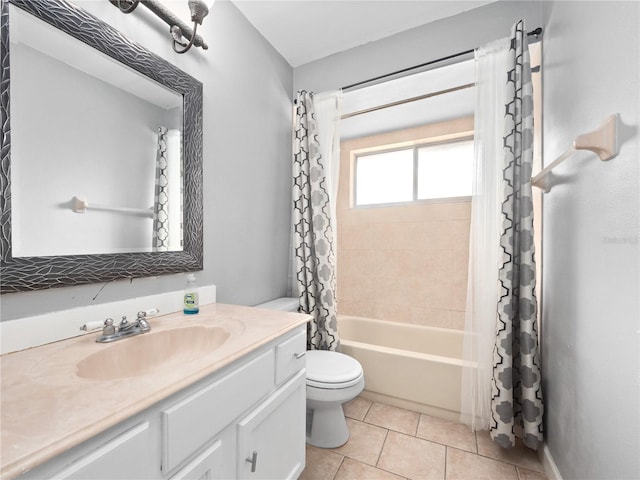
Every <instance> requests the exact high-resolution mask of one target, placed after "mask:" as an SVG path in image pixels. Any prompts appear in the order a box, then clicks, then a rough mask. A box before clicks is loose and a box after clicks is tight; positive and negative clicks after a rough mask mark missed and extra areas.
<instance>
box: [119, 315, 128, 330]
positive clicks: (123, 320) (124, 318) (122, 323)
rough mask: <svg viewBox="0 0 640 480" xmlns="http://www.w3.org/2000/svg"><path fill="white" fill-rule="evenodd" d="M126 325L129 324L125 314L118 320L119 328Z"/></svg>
mask: <svg viewBox="0 0 640 480" xmlns="http://www.w3.org/2000/svg"><path fill="white" fill-rule="evenodd" d="M127 325H129V322H128V321H127V316H126V315H123V316H122V320H120V328H124V327H126V326H127Z"/></svg>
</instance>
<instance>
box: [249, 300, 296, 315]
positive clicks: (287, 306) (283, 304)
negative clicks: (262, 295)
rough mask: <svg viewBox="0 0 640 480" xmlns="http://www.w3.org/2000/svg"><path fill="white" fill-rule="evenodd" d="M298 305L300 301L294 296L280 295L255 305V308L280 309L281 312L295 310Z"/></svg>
mask: <svg viewBox="0 0 640 480" xmlns="http://www.w3.org/2000/svg"><path fill="white" fill-rule="evenodd" d="M299 306H300V302H299V300H298V299H297V298H295V297H281V298H276V299H275V300H270V301H268V302H265V303H261V304H260V305H256V306H255V307H256V308H266V309H268V310H280V311H283V312H297V311H298V308H299Z"/></svg>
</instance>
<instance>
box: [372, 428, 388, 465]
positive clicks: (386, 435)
mask: <svg viewBox="0 0 640 480" xmlns="http://www.w3.org/2000/svg"><path fill="white" fill-rule="evenodd" d="M385 430H386V433H385V434H384V440H383V441H382V446H381V447H380V451H379V452H378V458H376V463H375V464H374V465H373V466H374V467H375V468H378V462H380V457H381V456H382V451H383V450H384V446H385V444H386V443H387V438H388V437H389V429H387V428H385Z"/></svg>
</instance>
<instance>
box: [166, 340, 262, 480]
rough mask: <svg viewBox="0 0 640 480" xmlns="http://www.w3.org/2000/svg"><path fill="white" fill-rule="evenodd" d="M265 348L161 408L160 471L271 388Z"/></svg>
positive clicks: (169, 469) (182, 458)
mask: <svg viewBox="0 0 640 480" xmlns="http://www.w3.org/2000/svg"><path fill="white" fill-rule="evenodd" d="M273 371H274V353H273V350H269V351H267V352H265V353H263V354H262V355H260V356H258V357H257V358H255V359H253V360H251V361H249V362H248V363H246V364H245V365H242V366H241V367H238V368H237V369H236V370H234V371H233V372H231V373H229V374H227V375H225V376H224V377H222V378H220V379H219V380H217V381H215V382H213V383H212V384H210V385H208V386H207V387H205V388H203V389H202V390H199V391H198V392H196V393H194V394H193V395H190V396H188V397H187V398H185V399H184V400H182V401H180V402H178V403H176V404H174V405H172V406H171V407H169V408H166V409H164V410H163V411H162V413H161V416H162V471H163V473H165V474H167V473H169V472H170V471H171V470H172V469H173V468H175V467H177V466H178V465H179V464H180V463H181V462H182V461H183V460H185V459H186V458H187V457H188V456H189V455H191V454H192V453H193V452H195V451H196V450H197V449H198V448H200V447H201V446H202V445H204V444H205V443H206V442H207V441H208V440H209V439H211V438H213V437H214V436H215V434H216V433H218V432H220V431H221V430H222V429H223V428H224V427H225V426H226V425H228V424H229V422H230V421H231V420H232V419H234V418H236V417H237V416H238V415H240V414H241V413H242V412H244V411H246V410H247V409H248V408H249V407H251V406H252V405H253V404H255V403H256V402H257V401H258V400H260V399H261V398H263V397H264V396H266V395H267V394H268V393H269V392H270V391H271V389H272V388H273V376H274V373H273Z"/></svg>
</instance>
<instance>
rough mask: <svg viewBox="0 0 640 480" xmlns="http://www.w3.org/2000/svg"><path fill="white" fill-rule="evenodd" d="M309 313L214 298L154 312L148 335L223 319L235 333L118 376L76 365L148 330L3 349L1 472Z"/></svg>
mask: <svg viewBox="0 0 640 480" xmlns="http://www.w3.org/2000/svg"><path fill="white" fill-rule="evenodd" d="M308 320H309V317H308V316H307V315H300V314H297V313H286V312H280V311H274V310H263V309H255V308H249V307H241V306H236V305H224V304H215V303H214V304H210V305H205V306H202V307H201V308H200V313H199V314H198V315H183V314H182V313H173V314H168V315H164V316H158V317H150V318H149V323H150V324H151V327H152V330H151V332H150V333H147V334H144V336H150V335H154V334H156V333H158V332H163V331H166V330H172V329H176V328H184V327H190V326H204V327H212V326H219V327H223V328H224V329H226V330H227V331H228V332H229V333H230V335H229V337H228V338H227V340H226V341H225V342H224V344H222V346H220V347H219V348H217V349H215V350H213V351H211V352H210V353H207V354H205V355H203V356H200V357H197V358H191V359H186V360H185V359H184V358H182V359H180V358H178V359H176V360H175V361H170V362H163V363H162V365H161V368H159V369H157V370H156V369H152V370H151V371H149V372H147V373H145V374H143V375H139V376H133V377H129V378H118V379H115V380H92V379H87V378H82V377H80V376H78V374H77V365H78V363H79V362H81V361H82V360H83V359H85V358H87V357H88V356H90V355H92V354H93V353H95V352H99V351H100V350H101V349H105V348H110V346H112V345H116V344H121V343H122V342H135V341H136V339H138V338H141V337H142V335H139V336H136V337H131V338H128V339H123V340H119V341H117V342H114V343H112V344H101V343H96V342H95V339H96V337H97V336H99V334H100V333H99V332H96V333H90V334H87V335H84V336H81V337H75V338H71V339H67V340H63V341H60V342H56V343H51V344H48V345H43V346H40V347H35V348H31V349H29V350H23V351H21V352H15V353H10V354H7V355H3V356H0V368H1V369H2V370H1V375H2V390H1V397H0V401H1V417H0V421H1V423H0V428H1V437H0V442H1V443H0V448H1V450H0V462H1V467H0V478H2V479H3V480H9V479H12V478H15V477H17V476H18V475H20V474H21V473H24V472H26V471H29V470H31V469H32V468H34V467H35V466H37V465H40V464H42V463H44V462H45V461H47V460H49V459H51V458H53V457H55V456H56V455H59V454H61V453H62V452H64V451H66V450H68V449H70V448H72V447H74V446H76V445H78V444H80V443H81V442H83V441H85V440H88V439H89V438H91V437H93V436H95V435H97V434H98V433H100V432H102V431H104V430H106V429H108V428H109V427H112V426H114V425H116V424H117V423H119V422H121V421H123V420H126V419H127V418H129V417H131V416H132V415H135V414H136V413H138V412H141V411H142V410H144V409H145V408H148V407H150V406H151V405H153V404H155V403H157V402H158V401H160V400H162V399H164V398H166V397H168V396H169V395H171V394H173V393H175V392H177V391H179V390H181V389H183V388H185V387H187V386H189V385H191V384H193V383H194V382H196V381H198V380H200V379H202V378H204V377H205V376H207V375H209V374H211V373H213V372H215V371H217V370H219V369H220V368H222V367H224V366H226V365H228V364H230V363H231V362H233V361H234V360H237V359H238V358H240V357H242V356H243V355H245V354H247V353H250V352H252V351H253V350H255V349H257V348H259V347H260V346H262V345H265V344H267V343H268V342H270V341H271V340H274V339H276V338H277V337H279V336H281V335H283V334H285V333H287V332H289V331H291V330H293V329H294V328H296V327H298V326H300V325H303V324H304V323H306V322H307V321H308ZM194 341H197V340H195V339H194ZM139 361H140V362H142V363H143V364H145V363H146V359H145V358H140V359H139Z"/></svg>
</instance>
